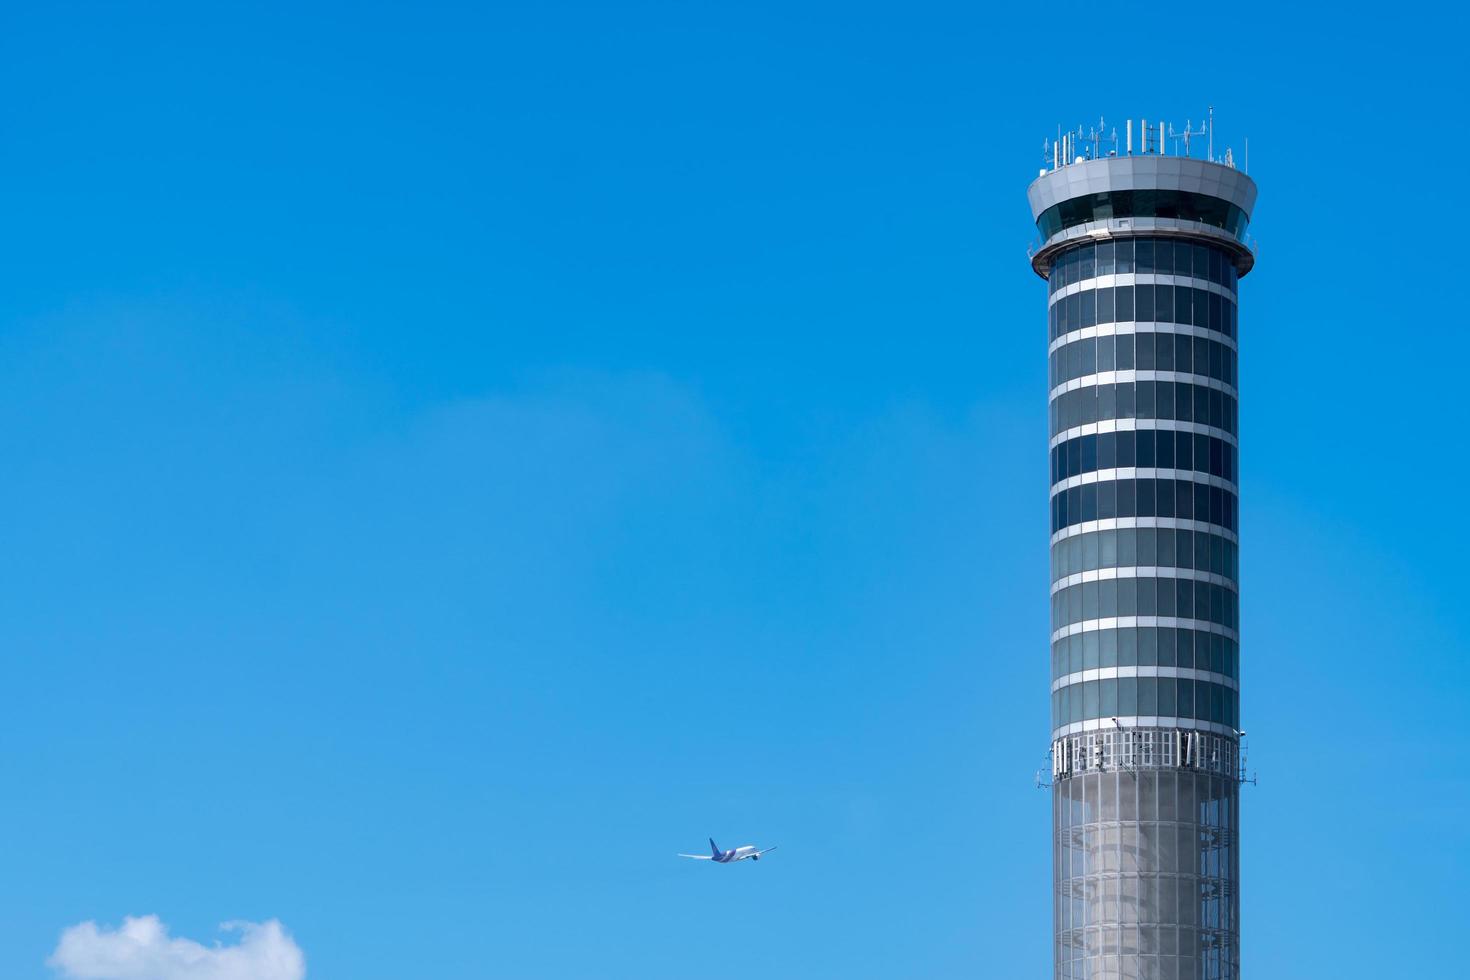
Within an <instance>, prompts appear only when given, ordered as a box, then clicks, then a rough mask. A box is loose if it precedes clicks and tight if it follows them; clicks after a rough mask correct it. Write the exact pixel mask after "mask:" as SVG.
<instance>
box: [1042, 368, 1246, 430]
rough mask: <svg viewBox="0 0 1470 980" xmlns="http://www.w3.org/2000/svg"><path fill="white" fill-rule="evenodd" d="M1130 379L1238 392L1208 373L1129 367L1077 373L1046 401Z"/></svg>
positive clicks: (1234, 394) (1232, 394)
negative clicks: (1079, 390) (1141, 369)
mask: <svg viewBox="0 0 1470 980" xmlns="http://www.w3.org/2000/svg"><path fill="white" fill-rule="evenodd" d="M1129 381H1132V382H1134V383H1137V382H1139V381H1174V382H1178V383H1180V384H1191V385H1194V386H1195V387H1196V388H1214V389H1216V390H1218V391H1223V392H1224V393H1225V394H1227V395H1229V396H1230V397H1231V398H1239V397H1240V394H1239V392H1237V391H1236V390H1235V387H1234V386H1233V385H1228V384H1226V383H1225V382H1223V381H1220V380H1217V379H1215V378H1212V377H1210V376H1209V375H1208V374H1194V373H1192V372H1189V371H1140V370H1138V369H1137V368H1130V369H1128V370H1126V371H1094V372H1093V373H1091V374H1079V375H1078V376H1077V377H1075V378H1072V379H1071V380H1069V381H1063V382H1062V383H1061V384H1059V385H1057V386H1056V387H1055V388H1053V389H1052V390H1051V392H1050V393H1048V395H1047V401H1048V403H1050V402H1054V401H1056V400H1057V399H1058V398H1060V397H1062V396H1063V395H1065V394H1066V393H1067V392H1069V391H1076V390H1078V389H1079V388H1094V387H1096V386H1098V385H1115V384H1126V383H1127V382H1129ZM1171 421H1172V420H1171Z"/></svg>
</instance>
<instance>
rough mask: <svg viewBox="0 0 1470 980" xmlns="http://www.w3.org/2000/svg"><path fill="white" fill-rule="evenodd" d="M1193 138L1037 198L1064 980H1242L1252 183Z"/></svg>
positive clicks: (1136, 145)
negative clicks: (1242, 341) (1244, 487)
mask: <svg viewBox="0 0 1470 980" xmlns="http://www.w3.org/2000/svg"><path fill="white" fill-rule="evenodd" d="M1186 133H1188V136H1186V135H1185V134H1184V133H1176V132H1174V131H1173V130H1168V131H1166V130H1165V128H1164V127H1163V126H1162V125H1159V124H1151V123H1148V122H1143V123H1141V124H1139V125H1138V126H1137V127H1136V128H1135V125H1134V123H1133V121H1131V120H1130V121H1129V123H1128V124H1127V125H1126V127H1124V134H1123V136H1122V137H1121V138H1120V137H1119V136H1118V135H1117V132H1116V131H1115V132H1114V134H1113V135H1111V136H1108V137H1104V136H1103V135H1102V134H1101V132H1098V131H1094V132H1093V133H1091V134H1088V135H1083V134H1081V133H1080V132H1079V133H1076V134H1067V135H1064V136H1062V137H1061V138H1060V139H1058V140H1057V143H1056V144H1055V145H1052V144H1051V143H1050V142H1048V145H1047V150H1046V155H1045V163H1046V166H1045V167H1044V168H1043V169H1042V171H1041V175H1040V176H1039V177H1037V178H1036V180H1035V181H1033V182H1032V184H1031V186H1030V187H1029V188H1028V190H1027V197H1028V198H1029V199H1030V203H1031V213H1032V216H1033V217H1034V218H1035V220H1036V225H1037V228H1038V229H1039V231H1040V238H1039V241H1038V243H1037V244H1036V245H1035V246H1034V248H1033V250H1032V254H1031V266H1032V268H1033V269H1034V270H1035V271H1036V273H1037V275H1039V276H1041V277H1042V278H1043V279H1045V280H1046V283H1047V339H1048V343H1047V353H1048V358H1049V362H1050V374H1049V387H1050V410H1051V413H1050V443H1049V449H1050V453H1049V459H1050V464H1051V510H1050V514H1051V609H1052V619H1051V626H1052V631H1051V668H1052V669H1051V705H1052V710H1051V717H1052V735H1051V740H1052V741H1051V776H1052V804H1053V805H1052V820H1053V855H1052V860H1053V863H1054V871H1053V883H1054V886H1055V887H1054V900H1055V937H1054V938H1055V944H1054V976H1055V977H1056V980H1081V978H1086V980H1238V978H1239V976H1240V806H1239V788H1240V782H1241V779H1242V768H1241V766H1242V763H1241V753H1240V741H1241V735H1242V733H1241V732H1240V730H1239V729H1240V632H1239V630H1240V612H1239V610H1240V600H1239V594H1240V587H1239V529H1240V520H1239V515H1240V508H1239V503H1238V494H1239V467H1240V459H1239V451H1238V447H1239V439H1238V426H1237V414H1238V413H1237V398H1238V391H1237V381H1236V379H1237V372H1236V353H1237V347H1238V345H1237V340H1238V337H1239V329H1238V327H1239V316H1238V309H1239V307H1238V291H1239V284H1240V280H1241V278H1242V277H1244V276H1245V275H1246V274H1247V273H1249V272H1250V270H1251V266H1252V264H1253V263H1254V255H1253V251H1252V248H1251V247H1250V246H1249V244H1248V243H1247V239H1246V223H1247V221H1248V220H1249V219H1250V215H1251V209H1252V207H1253V206H1254V204H1255V200H1256V186H1255V183H1254V182H1252V180H1251V179H1250V178H1249V177H1247V176H1246V174H1245V173H1244V171H1243V170H1240V169H1237V168H1236V167H1235V163H1234V159H1233V156H1232V155H1231V154H1230V153H1226V154H1224V155H1223V156H1222V157H1221V158H1220V159H1216V158H1215V153H1214V150H1215V147H1214V146H1213V140H1212V139H1210V136H1209V134H1206V133H1204V132H1202V131H1201V132H1195V131H1191V130H1189V129H1188V127H1186ZM1135 137H1136V140H1135ZM1181 140H1182V142H1183V146H1180V145H1179V144H1180V141H1181ZM1166 142H1167V143H1169V144H1170V145H1168V146H1166V145H1165V144H1166ZM1191 142H1192V143H1194V144H1195V145H1194V146H1193V150H1194V155H1190V146H1189V144H1190V143H1191ZM1206 144H1208V148H1207V145H1206ZM1202 153H1203V155H1204V156H1205V158H1204V159H1201V158H1200V156H1201V154H1202Z"/></svg>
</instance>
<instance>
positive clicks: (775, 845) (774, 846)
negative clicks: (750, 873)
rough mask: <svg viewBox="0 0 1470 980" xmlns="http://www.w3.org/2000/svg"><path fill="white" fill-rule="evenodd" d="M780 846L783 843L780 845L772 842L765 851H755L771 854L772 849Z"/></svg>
mask: <svg viewBox="0 0 1470 980" xmlns="http://www.w3.org/2000/svg"><path fill="white" fill-rule="evenodd" d="M780 846H781V845H779V844H772V845H771V846H770V847H768V848H766V849H765V850H764V851H756V852H755V853H757V854H770V853H771V852H772V851H774V850H775V849H776V848H778V847H780Z"/></svg>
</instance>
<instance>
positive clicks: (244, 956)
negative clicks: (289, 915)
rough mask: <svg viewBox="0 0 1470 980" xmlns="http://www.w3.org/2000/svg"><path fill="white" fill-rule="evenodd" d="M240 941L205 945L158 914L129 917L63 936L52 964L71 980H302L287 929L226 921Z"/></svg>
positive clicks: (300, 958)
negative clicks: (171, 928) (181, 934)
mask: <svg viewBox="0 0 1470 980" xmlns="http://www.w3.org/2000/svg"><path fill="white" fill-rule="evenodd" d="M220 928H221V929H222V930H224V931H226V932H231V933H238V934H239V938H238V941H237V942H234V943H232V944H229V945H223V944H220V943H218V942H216V943H215V944H214V945H213V946H205V945H202V944H201V943H197V942H195V941H194V940H192V939H178V938H174V937H172V936H170V935H169V934H168V926H166V925H164V923H163V922H162V921H160V920H159V918H158V916H156V915H145V916H140V917H138V918H133V917H131V916H129V917H128V918H125V919H123V924H122V925H121V926H119V927H118V928H116V929H109V928H107V927H105V926H103V927H99V926H98V925H97V923H95V922H83V923H81V924H80V925H75V926H72V927H71V928H70V929H67V930H66V931H65V932H63V933H62V934H61V941H60V942H59V943H57V945H56V951H55V952H54V953H52V954H51V958H50V959H49V960H48V961H47V963H48V965H50V966H51V968H52V969H54V970H56V971H58V972H59V973H60V974H61V976H63V977H66V978H69V980H303V978H304V977H305V976H306V957H305V956H304V955H302V952H301V948H300V947H299V946H297V945H296V943H295V941H294V940H292V938H291V936H290V935H289V934H288V933H287V932H286V930H285V928H284V927H282V925H281V924H280V923H279V922H277V921H276V920H274V919H271V920H270V921H269V922H260V923H256V922H226V923H225V924H224V925H222V926H220Z"/></svg>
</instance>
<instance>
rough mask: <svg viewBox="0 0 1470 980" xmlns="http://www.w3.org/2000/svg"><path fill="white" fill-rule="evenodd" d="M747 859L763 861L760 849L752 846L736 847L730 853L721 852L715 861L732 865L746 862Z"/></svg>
mask: <svg viewBox="0 0 1470 980" xmlns="http://www.w3.org/2000/svg"><path fill="white" fill-rule="evenodd" d="M746 858H752V859H754V860H756V861H759V860H760V859H761V855H760V849H759V848H756V847H752V846H750V845H746V846H745V847H736V848H732V849H731V850H728V851H721V852H720V856H719V857H717V858H715V860H716V861H718V862H720V863H721V864H730V863H731V862H734V861H744V860H745V859H746Z"/></svg>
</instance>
